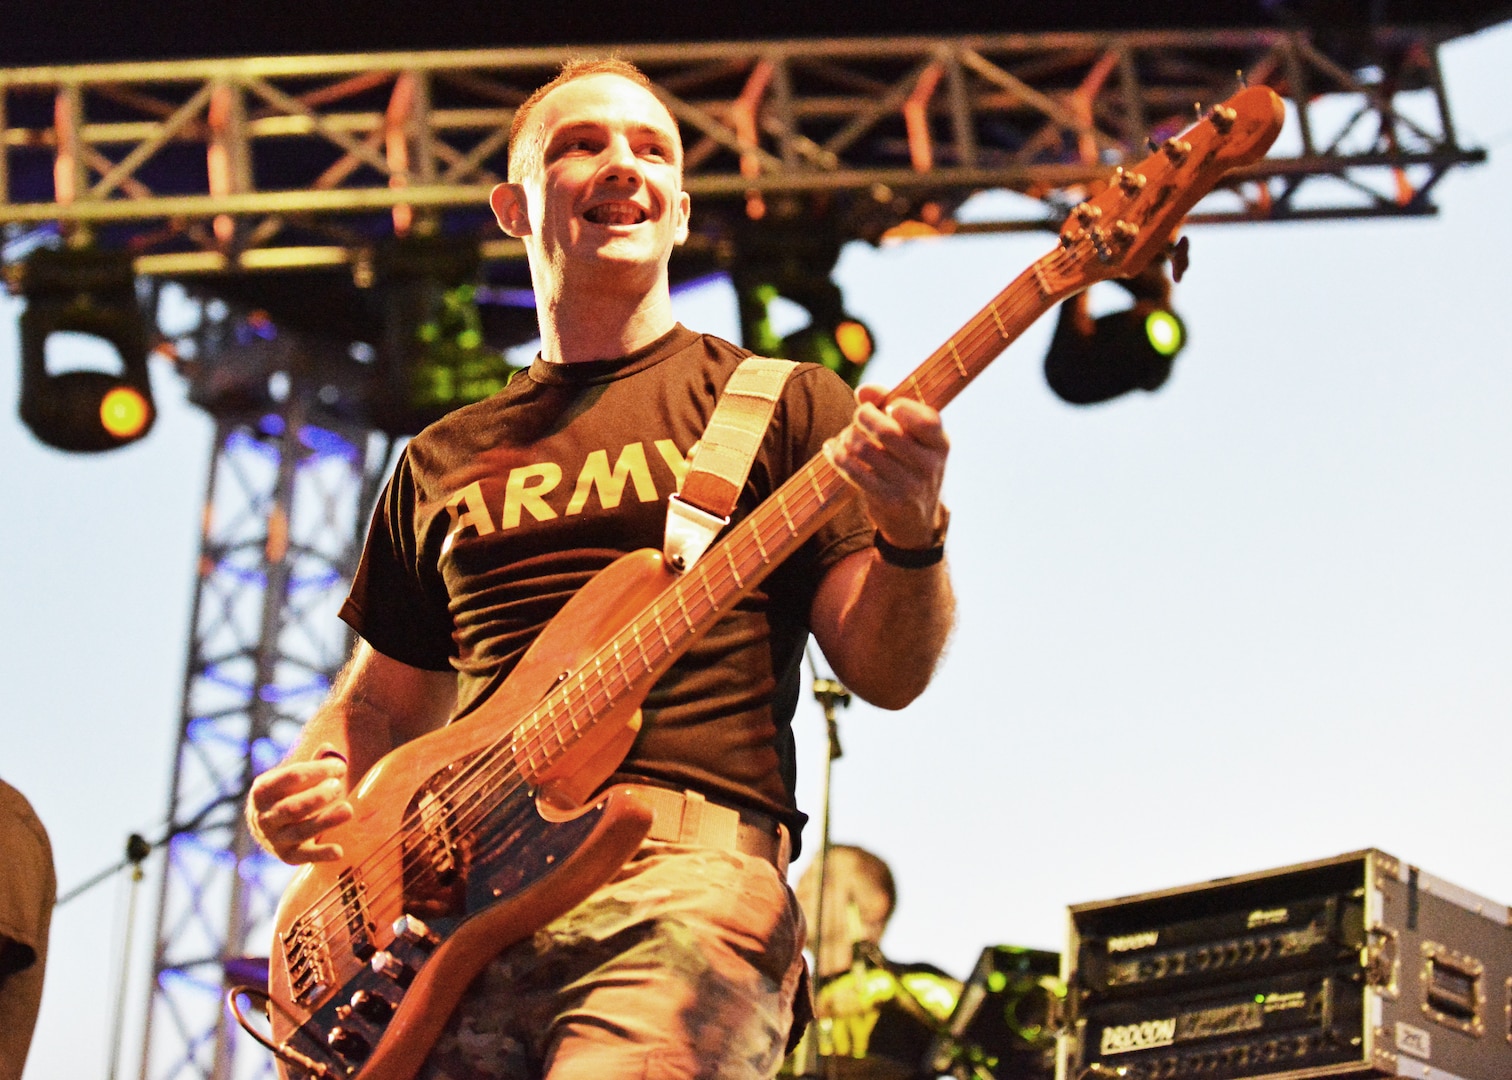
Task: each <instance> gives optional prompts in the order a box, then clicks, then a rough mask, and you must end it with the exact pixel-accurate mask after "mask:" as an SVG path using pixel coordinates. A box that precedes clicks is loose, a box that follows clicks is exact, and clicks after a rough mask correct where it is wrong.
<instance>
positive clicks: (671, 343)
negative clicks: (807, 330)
mask: <svg viewBox="0 0 1512 1080" xmlns="http://www.w3.org/2000/svg"><path fill="white" fill-rule="evenodd" d="M491 202H492V206H493V209H494V212H495V214H496V215H497V217H498V220H499V224H500V226H501V227H502V228H503V230H504V231H505V232H506V233H508V234H509V235H510V236H514V237H518V238H520V239H522V240H523V241H524V243H525V247H526V251H527V254H528V257H529V262H530V269H531V274H532V280H533V283H534V287H535V293H536V301H537V309H538V312H539V318H540V326H541V352H540V355H539V356H538V357H537V358H536V359H535V361H534V362H533V364H532V365H531V366H530V368H529V369H528V370H526V371H522V372H520V373H519V374H518V375H516V377H515V378H514V379H513V380H512V381H511V382H510V384H509V385H508V386H507V387H506V388H505V389H504V390H502V391H500V392H499V393H498V394H496V395H494V396H493V397H492V398H490V399H488V400H486V401H484V402H480V403H478V404H476V405H472V406H468V407H466V408H463V409H460V410H458V411H456V412H454V413H452V414H450V415H448V416H447V417H445V418H444V419H442V420H441V421H439V422H438V423H436V424H434V425H432V426H431V427H430V428H428V429H427V430H426V431H424V432H422V433H421V434H420V435H418V436H417V437H416V438H415V439H414V440H413V441H412V442H411V443H410V444H409V446H408V447H407V448H406V450H405V452H404V454H403V456H402V457H401V459H400V460H399V462H398V464H397V466H396V468H395V471H394V475H393V476H392V478H391V479H390V481H389V484H388V486H387V488H386V490H385V492H384V494H383V496H382V498H381V499H380V501H379V505H378V507H377V510H376V512H375V514H374V517H373V522H372V525H371V529H370V532H369V535H368V539H367V544H366V547H365V549H364V552H363V556H362V560H361V564H360V566H359V569H358V571H357V574H356V577H355V580H354V583H353V586H352V591H351V594H350V596H349V597H348V599H347V601H346V604H345V606H344V607H343V609H342V613H341V615H342V618H343V619H344V620H345V621H346V622H347V623H349V624H350V625H351V626H352V627H353V629H355V630H356V632H357V633H358V635H359V637H360V640H359V641H358V643H357V646H356V649H355V651H354V653H353V655H352V658H351V660H350V662H349V663H348V664H347V666H346V668H345V670H344V671H343V673H342V675H341V676H340V678H339V679H338V681H337V683H336V685H335V687H334V689H333V690H332V692H331V695H330V697H329V699H328V700H327V702H326V703H325V704H324V705H323V707H322V708H321V709H320V710H319V711H318V712H317V713H316V715H315V716H314V717H313V718H312V719H311V720H310V721H309V723H308V724H307V725H306V727H305V729H304V732H303V734H302V736H301V739H300V742H299V744H298V745H297V746H296V747H295V749H294V750H293V751H292V752H291V753H290V755H289V756H288V758H287V759H286V760H285V761H284V762H283V763H282V764H280V765H278V766H277V767H275V768H273V769H270V770H268V771H267V772H265V773H263V774H262V775H261V776H259V777H258V778H257V780H256V781H255V782H254V784H253V785H252V790H251V795H250V798H249V800H248V808H247V813H248V821H249V823H250V825H251V828H252V831H253V834H254V835H255V836H256V837H257V838H258V839H259V841H260V842H261V843H263V845H264V846H265V847H267V848H268V850H270V851H272V852H273V853H274V854H275V855H277V856H278V857H279V858H281V859H283V860H285V861H287V862H291V863H314V862H322V861H332V860H340V859H341V858H342V857H343V853H342V851H341V849H340V845H339V844H338V843H335V842H333V841H331V840H330V839H329V838H323V834H325V833H327V832H328V830H332V829H335V828H336V827H338V826H340V825H342V824H344V823H346V822H348V821H350V820H351V819H352V817H353V813H354V811H353V799H354V797H357V796H354V792H355V791H356V788H357V786H358V784H359V781H360V780H361V779H362V777H363V776H364V774H365V773H367V772H368V770H369V769H371V768H372V767H373V766H374V764H375V763H377V762H378V761H379V759H380V758H381V757H383V755H385V754H387V753H388V752H389V751H391V750H393V749H394V748H396V747H398V746H400V745H402V744H405V743H408V742H410V741H411V740H414V739H416V738H418V737H419V736H421V735H424V734H425V733H427V732H431V731H435V730H437V729H440V728H442V727H443V726H444V725H446V724H448V723H452V722H456V723H462V724H465V723H466V722H467V720H468V717H469V716H470V715H471V714H472V713H473V712H474V711H475V710H476V709H477V708H478V707H479V706H480V703H482V702H484V701H486V700H487V699H488V697H489V696H490V694H491V693H493V692H494V691H495V690H496V688H497V687H498V686H499V685H500V684H502V683H503V682H504V680H505V679H506V677H507V676H508V675H509V674H510V672H511V671H512V670H513V669H514V667H515V665H516V663H517V662H518V661H519V660H520V658H521V656H522V654H523V653H524V651H525V650H526V649H527V648H528V646H529V645H530V644H531V642H532V641H533V640H534V639H535V638H536V637H537V635H538V634H540V633H541V631H542V630H543V628H545V627H546V625H547V624H548V622H550V621H551V620H552V618H553V616H554V615H556V613H557V612H558V611H559V610H560V609H561V608H562V607H563V605H564V604H565V603H566V602H567V601H568V600H569V598H571V597H572V596H573V595H574V594H575V593H576V592H577V591H578V590H579V589H580V588H582V587H583V586H584V585H585V584H587V583H588V582H589V580H590V579H592V578H593V577H594V575H595V574H596V573H597V572H598V571H599V570H601V569H603V568H604V567H605V566H607V565H609V564H610V563H611V562H612V561H613V560H615V559H616V558H617V557H619V556H620V555H622V554H624V553H625V552H629V551H633V550H636V549H641V548H648V547H649V548H661V546H662V531H663V526H664V522H665V519H666V513H667V510H666V502H667V496H668V495H669V494H671V493H672V492H673V491H675V490H676V488H677V484H678V482H679V481H680V480H681V479H682V477H683V475H684V473H685V472H686V470H687V467H688V466H687V455H688V454H689V452H690V450H691V449H692V447H693V445H694V444H695V443H696V442H697V441H698V440H699V439H700V437H701V435H702V433H703V431H704V427H705V425H706V423H707V421H708V419H709V416H710V414H711V412H712V411H713V408H714V404H715V402H716V400H717V399H718V397H719V394H720V391H721V390H722V388H723V387H724V385H725V383H726V382H727V381H728V380H729V378H730V376H731V374H732V373H733V372H734V371H735V369H736V367H737V365H738V364H739V363H740V361H741V360H742V359H743V358H744V357H745V356H746V355H747V354H746V352H745V351H744V350H742V349H740V348H738V347H736V346H734V345H732V344H729V343H727V342H724V341H721V340H719V339H717V338H714V337H711V336H707V335H701V334H697V333H694V332H692V331H690V330H687V329H685V328H684V327H682V326H681V325H679V324H678V323H677V322H676V321H675V319H674V318H673V315H672V309H671V301H670V292H669V287H668V274H667V263H668V258H669V256H670V255H671V252H672V249H673V247H674V246H675V245H677V244H679V243H681V242H682V241H683V240H684V239H685V238H686V236H687V229H688V213H689V199H688V195H687V193H686V192H685V191H683V190H682V143H681V140H680V137H679V134H678V129H677V124H676V121H675V120H674V119H673V117H672V116H671V114H670V112H669V110H668V109H667V108H666V107H665V106H664V105H663V104H662V103H661V101H660V100H659V99H658V98H657V97H656V96H655V94H654V93H653V92H652V90H651V86H650V83H649V82H648V80H647V79H646V78H645V76H643V75H642V74H641V73H640V72H639V71H637V70H636V69H635V68H633V67H631V66H630V65H628V64H624V63H622V62H619V61H588V62H574V63H572V64H569V65H567V66H566V67H564V69H563V71H562V73H561V74H560V75H559V76H558V77H557V78H556V79H555V80H553V81H552V82H550V83H548V84H546V86H544V87H542V88H541V89H540V90H538V91H537V92H536V94H535V95H533V96H532V97H531V98H530V99H528V100H527V101H526V102H525V104H524V105H522V106H521V107H520V108H519V110H518V111H517V114H516V116H515V120H514V126H513V128H512V131H511V137H510V142H509V181H508V182H507V183H504V184H501V185H499V186H498V187H497V188H496V189H495V190H494V192H493V194H492V198H491ZM882 396H883V395H882V392H881V391H880V390H878V389H876V388H863V389H862V390H861V391H859V392H858V393H857V394H856V395H854V397H853V396H852V395H851V393H850V391H849V390H848V388H847V387H846V386H845V384H844V383H843V382H842V381H841V380H840V379H839V377H838V376H836V375H834V374H833V373H832V372H830V371H829V370H827V369H825V368H823V367H819V366H817V365H801V366H799V367H798V368H797V369H796V370H795V371H794V372H793V373H792V375H791V376H790V377H789V379H788V381H787V382H786V384H785V386H784V388H783V389H782V391H781V397H780V399H779V401H778V403H777V406H776V411H775V415H774V417H773V420H772V423H771V426H770V428H769V429H768V431H767V432H766V435H765V437H764V438H763V439H762V441H761V445H760V449H759V451H758V453H757V454H756V458H755V462H754V465H753V467H752V468H751V470H750V474H749V480H748V482H747V483H746V484H745V487H744V489H743V491H742V493H741V495H740V499H739V503H738V506H737V508H736V510H735V514H734V517H735V518H736V519H739V518H741V517H743V516H745V515H747V514H749V513H750V512H751V511H752V510H753V509H754V507H755V506H756V505H757V504H758V503H760V501H761V500H762V499H763V498H765V497H766V496H767V495H769V494H770V493H771V492H772V491H773V490H775V489H776V488H777V487H778V486H779V485H780V484H781V483H782V482H783V481H784V480H786V479H787V478H788V477H789V476H791V475H793V474H794V473H795V472H797V471H799V470H800V469H801V468H802V466H803V465H804V464H805V462H807V461H808V460H809V459H810V458H812V457H813V456H814V455H816V454H820V453H822V454H824V455H825V456H826V457H827V458H828V459H829V460H830V462H831V463H832V464H833V465H834V467H835V468H837V469H838V470H839V471H840V473H841V474H842V475H843V476H844V477H845V478H846V479H847V480H848V481H849V483H850V485H851V487H852V488H853V489H854V492H855V493H856V497H855V498H853V499H850V500H848V501H847V502H846V503H845V505H844V506H843V507H842V508H841V509H840V511H839V512H838V513H837V514H834V515H833V516H831V517H830V518H829V519H828V520H827V521H826V522H825V523H824V524H823V525H822V526H821V527H820V528H819V530H818V531H817V532H816V533H815V534H814V535H813V536H811V537H810V538H809V539H807V540H806V541H804V543H803V544H802V546H801V547H799V548H798V549H797V551H796V553H795V554H793V555H792V556H791V557H789V558H788V559H787V560H786V561H785V562H784V563H783V564H782V565H781V566H780V567H778V568H777V569H776V570H775V571H773V572H772V573H771V574H770V575H769V576H768V577H766V578H765V580H764V581H762V582H761V584H760V585H759V586H757V587H756V589H755V590H754V591H751V592H750V593H749V594H748V595H745V596H744V597H743V598H742V599H740V600H739V602H738V603H737V604H736V605H735V606H734V609H733V610H732V611H730V612H729V613H728V614H726V615H725V616H724V617H723V618H721V619H720V620H719V621H718V622H717V623H715V624H714V626H713V628H712V629H711V630H710V631H708V632H707V633H706V634H704V635H703V636H702V637H701V638H699V639H698V640H697V641H696V642H695V643H694V644H693V645H692V647H691V648H689V649H688V651H687V652H686V653H685V654H683V655H682V657H681V658H680V659H679V660H677V661H676V663H674V664H673V665H672V666H671V668H670V670H669V671H667V673H666V674H665V675H664V676H662V677H661V678H660V679H659V680H658V681H657V682H656V684H655V686H654V687H653V688H652V690H651V691H650V693H649V695H648V696H647V697H646V699H645V701H644V703H643V706H642V710H643V718H642V721H641V727H640V729H639V731H638V734H637V735H636V736H635V739H634V743H633V745H632V746H631V747H630V750H629V753H628V755H627V756H626V757H625V759H624V761H623V762H622V763H621V764H620V765H619V766H618V767H617V769H615V771H614V773H613V776H612V777H611V783H615V784H623V783H629V784H634V785H638V786H639V787H641V788H644V789H645V791H646V792H647V796H646V797H647V800H648V804H650V805H654V806H655V808H656V814H655V823H654V824H653V827H652V831H651V835H650V837H649V838H648V839H647V840H646V841H645V842H644V843H643V844H642V846H641V847H640V849H639V851H638V852H637V853H636V854H635V855H634V856H633V857H632V858H631V859H630V860H629V862H628V863H626V864H625V866H624V867H623V868H621V869H620V870H619V871H618V872H617V873H615V874H614V875H613V876H612V877H611V878H610V879H609V880H608V882H607V883H605V884H604V885H603V886H602V887H600V888H599V889H598V891H597V892H595V893H593V895H592V896H591V897H589V899H587V900H586V901H585V902H583V903H581V904H579V905H578V906H577V907H575V908H573V909H572V910H571V911H570V912H568V913H567V914H566V915H564V916H562V917H560V918H557V919H556V920H554V921H552V922H550V923H549V924H548V925H546V926H544V927H541V928H539V929H536V930H535V932H534V933H533V934H527V935H526V936H525V937H524V938H523V940H520V941H518V942H517V943H515V944H513V945H510V946H508V947H507V948H505V949H504V950H503V951H502V952H500V953H499V954H498V955H497V956H496V957H494V959H493V960H492V961H491V963H489V965H488V966H487V967H486V968H484V969H483V970H482V972H481V973H480V974H479V975H478V976H477V977H476V979H474V980H473V981H472V983H471V985H470V986H469V987H468V989H467V991H466V993H465V995H464V996H463V997H462V999H461V1002H460V1004H459V1005H458V1007H457V1008H456V1009H455V1011H454V1012H453V1013H452V1015H451V1018H450V1020H449V1021H448V1023H447V1025H446V1027H445V1029H444V1031H443V1032H442V1033H441V1034H440V1036H439V1037H438V1038H437V1039H436V1041H435V1045H434V1047H433V1049H432V1050H431V1052H430V1055H429V1057H428V1058H427V1060H426V1063H425V1065H424V1066H423V1068H422V1069H421V1072H420V1075H421V1076H425V1077H430V1078H433V1080H439V1078H443V1077H445V1078H451V1080H463V1078H467V1077H489V1078H496V1077H509V1078H516V1077H518V1078H522V1080H523V1078H526V1077H550V1078H551V1080H568V1078H583V1080H589V1078H592V1080H602V1078H611V1077H630V1076H634V1077H642V1076H668V1077H695V1076H697V1077H722V1078H740V1077H766V1076H770V1075H772V1074H774V1073H775V1072H776V1070H777V1068H778V1065H779V1063H780V1061H781V1059H782V1055H783V1049H784V1045H785V1043H786V1041H787V1038H788V1034H789V1028H790V1027H791V1025H792V1022H793V1015H794V1003H795V997H796V995H797V992H798V988H799V983H800V979H799V976H800V972H801V970H802V957H801V949H802V946H803V935H804V930H803V921H802V916H801V914H800V912H799V908H798V905H797V903H796V901H795V900H794V897H793V894H792V892H791V891H790V890H789V888H788V886H787V883H786V880H785V877H784V874H785V870H786V864H787V859H788V857H789V855H790V854H791V853H792V852H793V851H796V848H797V842H798V836H799V831H800V830H801V828H802V825H803V822H804V820H805V818H804V815H803V814H801V813H800V812H799V811H798V809H797V807H796V805H795V803H794V797H793V790H794V783H795V763H794V760H793V739H792V734H791V729H790V723H791V720H792V716H793V713H794V710H795V708H796V703H797V699H798V695H799V682H800V680H799V663H800V660H801V657H802V653H803V646H804V643H805V641H806V639H807V636H808V634H809V633H812V634H813V635H814V637H815V638H816V639H817V640H818V643H819V646H820V647H821V648H822V649H823V651H824V654H825V656H826V657H827V658H828V660H829V662H830V664H831V665H832V667H833V668H834V670H835V672H836V674H837V675H838V676H839V678H840V679H841V680H842V681H843V682H844V683H845V684H846V685H847V686H848V687H850V688H851V689H852V690H854V691H855V692H856V693H858V694H859V695H861V696H862V697H863V698H865V699H866V700H868V701H870V702H872V703H874V704H876V705H878V706H881V707H883V708H889V709H897V708H902V707H903V706H905V705H907V704H908V703H909V702H910V701H912V700H913V699H914V698H915V697H917V696H918V694H919V693H920V692H922V690H923V689H924V687H925V685H926V684H927V683H928V681H929V678H930V675H931V673H932V671H933V669H934V666H935V664H936V662H937V660H938V659H939V657H940V654H941V652H942V650H943V648H944V645H945V639H946V636H947V634H948V632H949V629H950V625H951V621H952V613H953V598H952V593H951V588H950V583H949V579H948V577H947V574H946V569H945V564H944V562H943V561H942V559H941V556H942V554H943V543H944V532H945V523H946V521H947V514H946V511H945V509H944V507H943V505H942V504H941V502H940V484H941V479H942V476H943V471H944V466H945V460H946V455H947V451H948V443H947V440H946V437H945V434H944V431H943V429H942V427H941V424H940V419H939V414H938V413H937V412H936V411H935V410H934V409H932V408H929V407H928V406H925V405H922V404H920V403H918V402H915V401H910V400H907V399H900V400H897V401H895V402H893V403H892V404H890V405H888V406H887V407H885V408H883V407H881V402H882ZM710 557H711V558H712V557H713V556H712V554H711V556H710ZM634 615H635V612H633V611H627V612H625V617H626V619H629V618H631V617H633V616H634ZM710 821H723V822H725V823H727V824H728V826H729V827H723V826H721V827H718V828H712V829H711V828H709V827H708V826H707V823H708V822H710ZM669 823H670V824H669Z"/></svg>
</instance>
